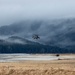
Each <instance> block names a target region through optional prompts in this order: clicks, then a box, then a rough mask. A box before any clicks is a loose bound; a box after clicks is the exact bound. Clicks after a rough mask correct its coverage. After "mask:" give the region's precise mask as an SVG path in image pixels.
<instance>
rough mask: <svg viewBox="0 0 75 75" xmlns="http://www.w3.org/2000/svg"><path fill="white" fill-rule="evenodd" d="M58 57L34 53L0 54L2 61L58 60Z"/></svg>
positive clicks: (0, 60)
mask: <svg viewBox="0 0 75 75" xmlns="http://www.w3.org/2000/svg"><path fill="white" fill-rule="evenodd" d="M57 59H58V57H56V56H50V55H33V54H0V62H11V61H25V60H57Z"/></svg>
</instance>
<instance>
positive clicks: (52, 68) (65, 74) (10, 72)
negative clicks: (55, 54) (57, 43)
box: [0, 60, 75, 75]
mask: <svg viewBox="0 0 75 75" xmlns="http://www.w3.org/2000/svg"><path fill="white" fill-rule="evenodd" d="M0 75H75V60H57V61H22V62H11V63H0Z"/></svg>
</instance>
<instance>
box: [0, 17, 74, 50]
mask: <svg viewBox="0 0 75 75" xmlns="http://www.w3.org/2000/svg"><path fill="white" fill-rule="evenodd" d="M34 34H38V35H39V37H40V39H39V40H34V39H33V38H32V35H34ZM0 36H8V37H9V36H10V37H9V38H8V39H7V40H9V41H11V42H13V41H14V42H15V43H21V44H26V43H27V42H28V41H29V40H30V41H29V43H32V42H36V43H40V44H42V45H48V46H52V47H58V48H61V49H68V50H73V51H74V50H75V19H74V18H73V19H60V20H40V21H39V20H38V21H37V20H35V21H30V20H27V21H22V22H18V23H13V24H11V25H5V26H1V27H0ZM12 36H18V37H20V38H18V37H12ZM21 38H24V39H21ZM14 39H16V41H15V40H14ZM26 40H27V42H26ZM24 41H25V42H24Z"/></svg>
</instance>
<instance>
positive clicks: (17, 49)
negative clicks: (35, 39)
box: [0, 44, 75, 54]
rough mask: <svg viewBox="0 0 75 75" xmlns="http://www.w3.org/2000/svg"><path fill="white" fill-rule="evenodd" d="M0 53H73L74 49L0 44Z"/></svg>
mask: <svg viewBox="0 0 75 75" xmlns="http://www.w3.org/2000/svg"><path fill="white" fill-rule="evenodd" d="M0 53H33V54H34V53H75V50H69V49H65V48H59V47H56V46H49V45H41V44H40V45H21V44H11V45H0Z"/></svg>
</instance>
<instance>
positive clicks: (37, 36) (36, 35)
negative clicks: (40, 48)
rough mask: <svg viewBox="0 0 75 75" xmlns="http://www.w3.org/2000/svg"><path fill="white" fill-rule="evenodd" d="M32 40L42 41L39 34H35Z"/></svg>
mask: <svg viewBox="0 0 75 75" xmlns="http://www.w3.org/2000/svg"><path fill="white" fill-rule="evenodd" d="M32 38H33V39H36V40H38V39H40V37H39V35H38V34H34V35H33V36H32Z"/></svg>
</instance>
